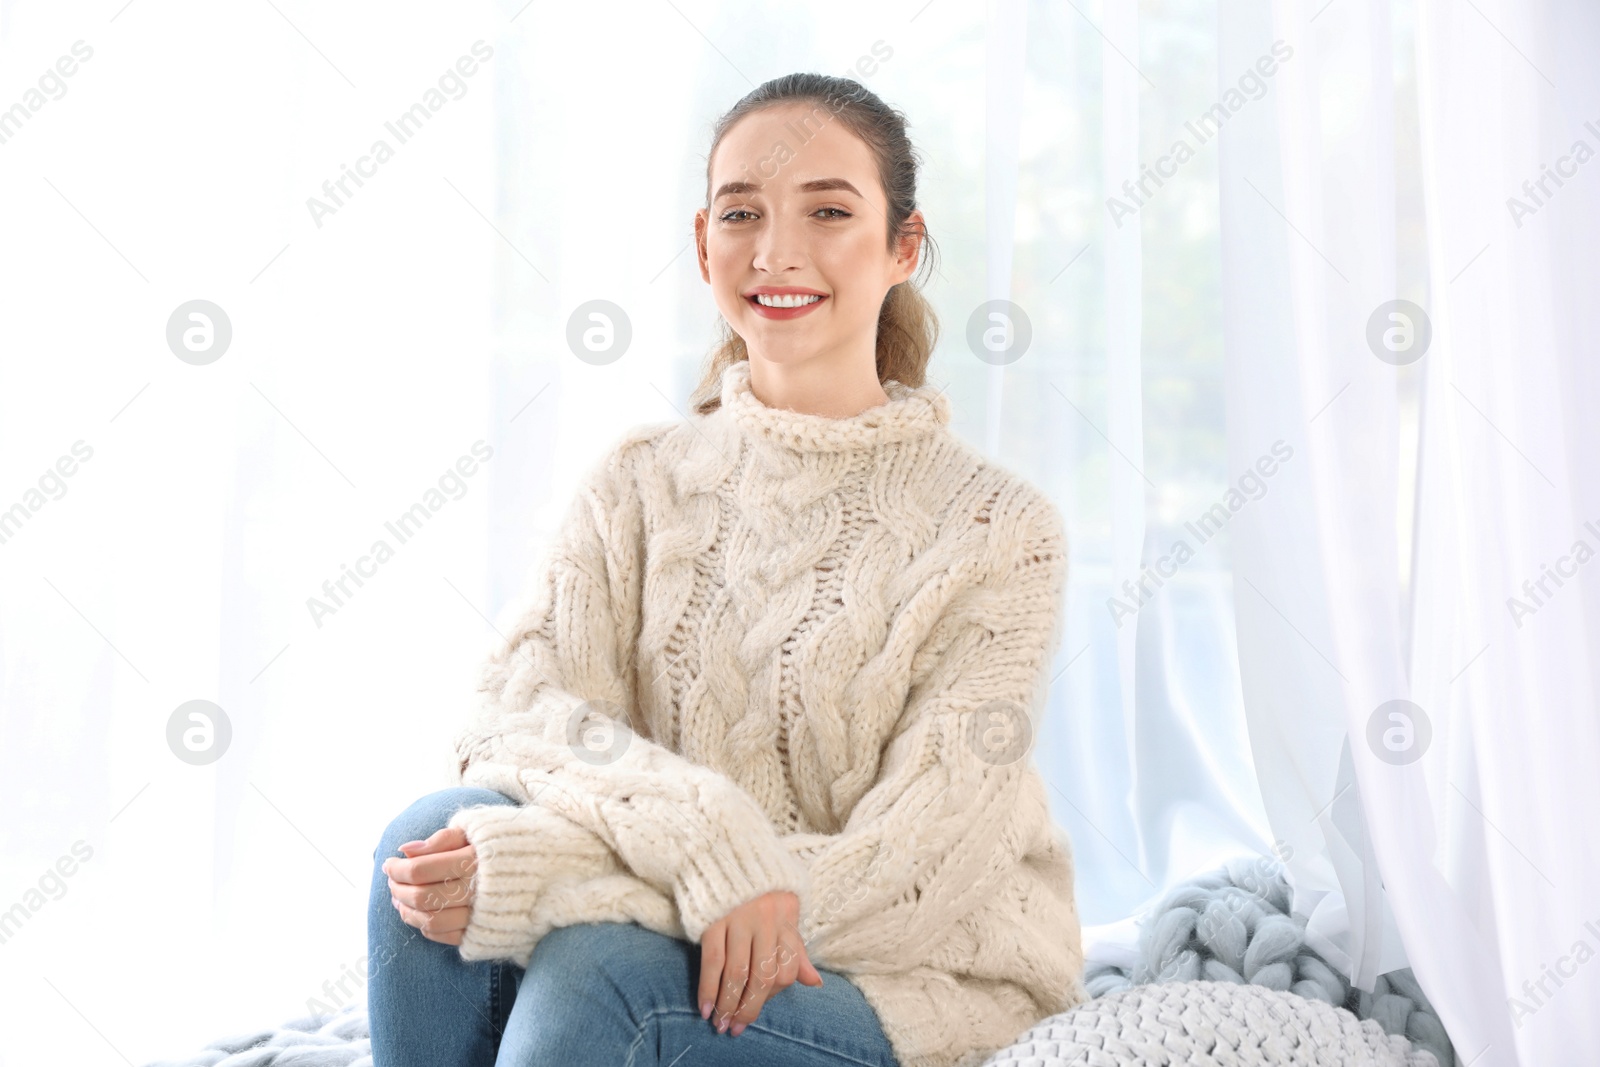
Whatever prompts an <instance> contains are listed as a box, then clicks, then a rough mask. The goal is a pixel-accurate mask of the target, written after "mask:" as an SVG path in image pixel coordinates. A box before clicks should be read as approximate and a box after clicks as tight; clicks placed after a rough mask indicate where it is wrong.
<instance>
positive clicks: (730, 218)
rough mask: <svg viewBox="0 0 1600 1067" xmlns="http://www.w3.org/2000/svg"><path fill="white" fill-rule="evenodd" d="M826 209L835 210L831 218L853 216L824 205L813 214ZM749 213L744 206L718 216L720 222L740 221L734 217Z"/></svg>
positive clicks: (842, 210) (840, 209) (842, 209)
mask: <svg viewBox="0 0 1600 1067" xmlns="http://www.w3.org/2000/svg"><path fill="white" fill-rule="evenodd" d="M824 211H832V212H834V214H832V215H830V216H828V217H829V218H835V219H848V218H850V217H851V215H850V212H848V211H846V210H845V209H844V208H842V207H823V208H818V209H817V210H816V211H813V212H812V214H813V215H820V214H822V213H823V212H824ZM749 214H752V212H750V211H747V210H746V209H744V208H742V207H739V208H734V209H733V210H732V211H726V212H723V213H722V214H721V215H719V216H718V217H717V218H718V221H720V222H740V221H742V220H740V219H736V218H734V216H735V215H749Z"/></svg>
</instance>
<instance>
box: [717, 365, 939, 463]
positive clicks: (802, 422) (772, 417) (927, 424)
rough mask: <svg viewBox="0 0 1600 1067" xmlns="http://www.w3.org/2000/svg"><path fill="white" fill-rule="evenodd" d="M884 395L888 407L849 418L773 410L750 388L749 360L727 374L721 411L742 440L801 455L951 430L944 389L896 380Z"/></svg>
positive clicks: (889, 383)
mask: <svg viewBox="0 0 1600 1067" xmlns="http://www.w3.org/2000/svg"><path fill="white" fill-rule="evenodd" d="M883 391H884V392H885V393H887V394H888V395H889V402H888V403H887V404H879V405H877V406H876V407H870V408H867V409H866V410H865V411H863V412H861V413H860V414H857V415H849V416H846V417H844V418H830V417H829V416H827V415H813V414H810V413H807V412H802V411H790V410H788V409H787V408H776V407H768V406H767V405H766V404H763V403H762V402H761V401H760V400H759V399H757V397H756V395H755V393H754V392H753V391H752V389H751V387H750V361H749V360H748V359H741V360H739V361H738V362H736V363H731V364H729V365H728V366H727V367H726V368H724V369H723V372H722V407H721V408H720V410H721V412H722V413H723V414H724V415H725V416H726V417H728V418H729V419H730V420H731V421H732V424H733V426H734V427H735V428H737V430H738V431H739V433H740V434H741V435H743V436H745V437H748V438H751V439H755V440H761V441H764V442H766V443H769V444H773V445H777V446H779V447H782V448H787V449H790V450H792V451H796V452H845V451H851V450H858V449H875V448H878V447H880V446H882V445H888V444H898V443H900V442H904V441H910V440H912V439H913V438H917V437H921V436H923V435H924V434H929V433H932V432H934V431H936V430H939V429H941V428H943V427H945V426H947V425H949V422H950V398H949V397H948V396H947V395H945V393H943V392H942V391H941V390H939V389H936V388H934V387H933V386H931V385H922V386H920V387H916V388H913V387H911V386H909V385H906V384H904V383H903V382H898V381H895V380H894V379H892V378H891V379H890V380H888V381H886V382H884V383H883Z"/></svg>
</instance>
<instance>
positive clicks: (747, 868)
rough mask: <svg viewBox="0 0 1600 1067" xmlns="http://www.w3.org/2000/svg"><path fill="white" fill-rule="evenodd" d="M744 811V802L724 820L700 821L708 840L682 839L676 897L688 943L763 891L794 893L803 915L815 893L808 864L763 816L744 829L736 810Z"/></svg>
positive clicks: (732, 807) (725, 812) (734, 806)
mask: <svg viewBox="0 0 1600 1067" xmlns="http://www.w3.org/2000/svg"><path fill="white" fill-rule="evenodd" d="M714 802H715V801H714V800H713V803H714ZM745 810H746V808H745V806H744V805H742V804H730V805H728V806H727V807H726V808H724V809H723V817H722V818H720V819H716V820H711V821H708V822H707V823H704V824H702V825H705V826H707V827H709V828H710V829H711V831H712V832H711V834H710V836H709V838H708V839H706V840H698V841H696V840H690V841H685V842H684V843H683V845H684V856H683V861H682V863H681V865H680V866H679V868H678V875H677V879H676V885H675V886H674V887H673V889H674V893H673V895H674V896H675V898H676V899H677V903H678V914H679V917H680V918H681V920H682V922H683V929H684V934H685V936H686V937H687V938H688V939H689V940H690V941H693V942H696V943H698V942H699V940H700V938H701V937H702V936H703V935H704V934H705V931H706V929H707V928H708V927H709V926H711V925H712V924H713V923H715V922H717V921H719V920H721V919H723V918H726V917H727V915H728V913H729V912H731V911H732V910H733V909H734V908H737V907H738V906H739V905H741V904H745V903H748V902H749V901H752V900H754V899H755V898H756V897H759V896H761V895H762V894H764V893H772V892H777V891H779V890H784V891H787V892H790V893H793V894H795V896H796V897H798V898H799V900H800V914H801V915H802V916H803V915H804V914H805V909H806V904H807V899H808V898H809V896H810V892H811V878H810V874H809V872H808V871H807V869H806V866H805V864H804V863H802V862H800V860H799V859H797V858H796V857H795V856H794V855H792V854H791V853H790V851H789V850H788V849H787V848H785V847H784V845H783V843H782V841H781V839H779V838H778V837H777V835H775V834H774V833H773V832H772V824H771V823H769V822H767V821H766V819H765V818H764V817H762V818H761V819H760V822H759V824H758V825H755V824H753V825H750V826H748V827H742V826H741V820H740V819H739V818H738V816H737V814H736V813H740V812H744V811H745Z"/></svg>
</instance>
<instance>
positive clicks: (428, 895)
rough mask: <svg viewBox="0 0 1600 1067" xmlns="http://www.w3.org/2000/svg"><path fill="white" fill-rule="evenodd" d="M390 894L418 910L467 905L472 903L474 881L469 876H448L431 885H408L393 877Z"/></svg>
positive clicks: (390, 882) (390, 881)
mask: <svg viewBox="0 0 1600 1067" xmlns="http://www.w3.org/2000/svg"><path fill="white" fill-rule="evenodd" d="M389 895H390V896H391V897H393V898H394V899H396V900H398V901H399V902H400V903H402V904H404V905H406V906H407V907H410V908H415V909H417V910H418V911H439V910H441V909H443V908H453V907H465V906H467V905H470V904H471V903H472V882H471V880H470V879H467V878H447V879H445V880H444V881H442V882H433V883H431V884H429V885H406V884H405V883H403V882H397V881H395V880H394V879H393V878H391V879H389Z"/></svg>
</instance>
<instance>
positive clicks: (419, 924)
mask: <svg viewBox="0 0 1600 1067" xmlns="http://www.w3.org/2000/svg"><path fill="white" fill-rule="evenodd" d="M394 906H395V910H396V911H398V912H399V913H400V918H401V919H403V920H404V921H405V923H406V925H407V926H415V927H416V928H417V929H418V930H419V931H421V932H422V936H423V937H426V938H427V939H428V940H429V941H440V942H443V943H444V944H447V945H459V944H461V938H462V935H463V934H464V933H465V932H466V929H467V917H468V915H469V914H470V913H471V911H472V909H471V908H444V909H441V910H439V911H420V910H418V909H416V908H413V907H411V906H410V905H408V904H402V903H400V902H399V901H396V902H395V905H394Z"/></svg>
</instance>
